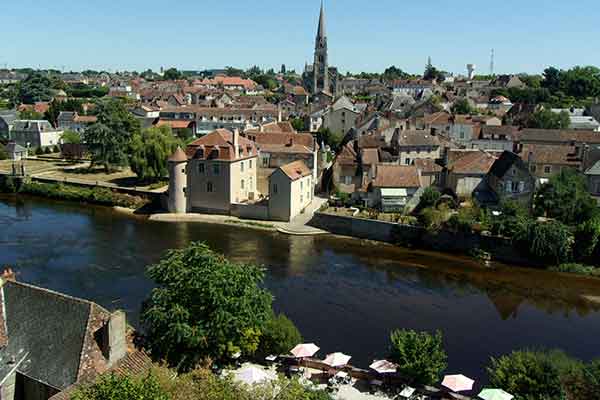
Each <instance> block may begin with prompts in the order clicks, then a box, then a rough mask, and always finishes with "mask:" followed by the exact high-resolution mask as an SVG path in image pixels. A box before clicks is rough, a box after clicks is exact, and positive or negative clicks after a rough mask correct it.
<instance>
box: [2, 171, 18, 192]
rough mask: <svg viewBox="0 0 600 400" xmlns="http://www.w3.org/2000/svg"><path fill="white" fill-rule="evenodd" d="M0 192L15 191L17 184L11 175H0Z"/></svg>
mask: <svg viewBox="0 0 600 400" xmlns="http://www.w3.org/2000/svg"><path fill="white" fill-rule="evenodd" d="M0 192H2V193H16V192H17V185H16V183H15V179H14V178H13V177H12V176H8V175H5V176H4V179H2V178H1V177H0Z"/></svg>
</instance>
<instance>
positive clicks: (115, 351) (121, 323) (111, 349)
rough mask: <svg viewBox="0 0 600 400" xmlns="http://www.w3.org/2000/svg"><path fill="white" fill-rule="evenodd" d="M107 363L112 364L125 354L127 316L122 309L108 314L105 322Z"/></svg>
mask: <svg viewBox="0 0 600 400" xmlns="http://www.w3.org/2000/svg"><path fill="white" fill-rule="evenodd" d="M106 329H107V331H108V334H107V342H108V343H107V345H108V349H107V350H108V352H107V353H108V365H109V367H110V366H113V365H114V364H115V363H116V362H118V361H119V360H121V359H122V358H123V357H125V356H126V355H127V318H126V316H125V312H124V311H115V312H114V313H112V314H111V315H110V319H109V320H108V323H107V324H106Z"/></svg>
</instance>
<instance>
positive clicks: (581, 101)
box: [0, 3, 600, 400]
mask: <svg viewBox="0 0 600 400" xmlns="http://www.w3.org/2000/svg"><path fill="white" fill-rule="evenodd" d="M318 11H319V12H318V22H317V25H316V36H315V41H314V54H307V55H305V57H306V58H310V60H311V62H310V63H306V65H305V67H304V69H303V71H295V70H291V69H289V68H286V65H285V64H282V65H281V66H277V67H276V68H268V69H263V68H262V67H259V66H252V67H251V68H248V69H241V68H236V67H226V68H223V69H212V70H179V69H177V68H174V67H164V68H161V69H160V71H152V70H150V69H148V70H146V71H121V72H109V71H93V70H86V71H81V72H66V71H60V70H54V69H41V68H38V69H32V68H12V69H9V68H5V69H0V193H4V194H6V195H10V196H16V197H19V196H34V197H35V196H39V197H47V198H51V199H55V200H67V201H73V202H75V203H79V204H81V207H88V206H89V207H91V205H92V204H96V205H102V206H115V207H117V208H118V209H120V210H121V211H122V210H128V211H125V212H127V213H129V214H131V215H143V216H145V217H147V218H148V219H149V220H150V221H152V222H168V223H194V222H198V223H209V224H214V225H213V228H212V229H215V230H216V229H219V228H218V227H219V226H221V227H222V226H225V225H229V226H234V227H235V226H239V227H244V228H248V229H256V230H257V235H259V234H261V233H260V230H264V231H274V232H279V233H280V234H286V235H292V236H294V235H295V236H299V237H313V236H314V237H316V236H319V235H327V234H335V235H340V236H347V237H355V238H360V239H368V240H373V241H378V242H387V243H389V244H392V245H395V246H404V247H407V248H410V249H413V248H418V249H425V250H433V251H438V252H443V253H449V254H460V255H461V256H468V257H470V259H473V260H476V261H477V262H478V263H481V264H482V265H484V266H486V267H490V265H492V263H494V262H503V263H508V264H515V265H519V266H523V267H533V268H537V269H541V270H547V271H551V272H554V273H557V274H558V273H563V274H573V275H578V276H579V277H582V279H583V277H586V278H589V279H596V278H597V277H599V276H600V272H599V271H600V269H598V268H600V265H599V264H598V259H597V255H599V254H600V244H599V243H598V240H599V239H600V216H599V215H600V213H599V212H598V201H599V200H600V69H598V68H596V67H579V66H577V67H573V68H571V69H558V68H555V67H553V66H548V67H547V68H546V69H545V70H544V71H540V73H539V74H524V73H514V74H495V73H494V71H493V58H492V69H491V70H490V71H485V73H484V74H482V73H480V71H479V70H478V68H477V66H475V65H474V64H467V65H465V69H464V71H462V72H461V73H449V72H446V71H443V70H442V69H441V68H438V67H436V66H435V64H434V62H433V59H432V58H429V59H428V60H426V62H424V70H423V71H422V73H418V74H410V73H407V72H405V71H403V70H402V69H401V68H400V67H397V66H390V67H389V68H387V69H386V70H385V71H383V72H381V73H367V72H362V73H352V72H346V71H345V68H344V66H342V65H339V66H334V65H332V64H334V61H335V60H332V59H331V57H330V51H329V50H330V48H331V46H336V45H337V44H336V43H332V42H329V41H328V28H329V27H328V24H327V15H326V9H325V6H324V4H323V3H321V8H320V10H318ZM492 54H493V50H492ZM492 57H493V55H492ZM424 61H425V60H424ZM11 198H12V197H11ZM186 226H187V225H186ZM186 229H187V228H186ZM186 245H187V246H181V247H185V248H184V249H177V250H172V251H170V252H168V253H167V255H166V256H164V258H163V259H161V261H160V262H159V263H158V264H155V265H152V266H150V267H149V268H148V271H149V272H148V274H149V276H150V278H151V279H152V280H153V282H154V286H153V287H157V289H154V290H153V291H152V292H151V294H150V295H149V297H148V298H147V299H146V302H144V307H146V308H144V309H143V311H142V314H141V317H140V318H141V321H142V323H143V325H144V327H145V331H144V332H143V333H141V332H138V331H136V330H135V329H133V328H132V327H131V326H129V325H128V323H127V316H126V313H125V312H123V311H117V310H109V309H108V307H104V306H102V305H100V304H97V303H96V302H92V301H89V300H84V299H80V298H77V297H72V296H68V295H66V294H62V293H59V292H55V291H53V290H49V289H46V288H42V287H38V286H34V285H30V284H28V283H25V282H21V281H20V278H19V277H18V276H17V274H16V273H15V271H13V269H12V266H11V268H8V266H7V267H6V270H5V271H4V272H3V273H2V277H1V279H0V302H1V303H2V308H0V371H1V374H0V398H1V399H11V400H13V399H14V400H16V399H24V400H29V399H32V400H38V399H40V400H41V399H43V400H47V399H52V400H63V399H64V400H67V399H73V400H82V399H91V400H94V399H98V400H100V399H102V400H104V399H109V398H110V399H113V398H114V399H116V398H117V397H98V396H99V395H98V393H100V392H101V390H100V389H98V387H96V388H95V386H94V385H100V386H102V385H107V387H108V386H109V385H112V384H115V385H116V383H115V382H116V380H118V379H121V378H122V377H128V376H137V377H139V376H144V378H143V379H141V380H139V381H135V384H136V385H141V386H144V387H145V388H146V389H144V390H148V394H147V397H134V396H133V395H132V397H130V398H140V399H144V400H146V399H187V398H190V399H191V398H202V399H204V398H205V397H187V396H191V395H190V394H189V393H192V392H193V393H196V394H195V396H196V395H198V393H204V392H207V391H209V389H210V390H215V391H218V390H220V389H221V390H223V391H226V389H227V390H231V393H232V396H233V397H227V399H229V398H248V399H250V398H264V399H266V398H277V396H279V395H281V398H283V399H294V398H302V399H324V400H325V399H392V398H393V399H450V398H455V399H483V400H497V399H502V400H510V399H512V398H515V399H534V398H535V399H541V398H547V399H559V398H560V399H563V398H568V399H577V400H578V399H584V398H589V399H591V398H597V397H595V396H597V395H598V392H597V391H596V390H600V385H599V384H598V379H600V378H599V376H600V375H598V364H597V361H592V362H591V364H585V363H584V362H583V361H581V362H580V361H578V360H571V359H568V360H567V358H566V357H567V356H566V355H564V354H563V353H561V355H560V357H563V356H564V357H565V358H564V359H562V358H561V359H560V360H561V361H560V362H564V363H572V364H573V365H577V367H578V368H581V371H583V372H581V375H577V374H578V373H579V372H580V370H578V369H577V371H575V370H576V368H575V367H573V369H572V370H568V371H567V370H566V369H565V370H558V369H557V370H556V371H554V370H552V371H553V373H554V372H556V374H555V375H556V376H557V377H558V376H559V375H560V379H558V378H556V380H555V381H553V382H552V383H547V385H551V384H553V385H555V386H558V389H556V390H558V391H556V393H558V394H555V393H554V392H553V394H551V395H547V397H546V395H545V394H542V395H540V396H541V397H540V396H538V397H535V396H536V395H537V393H534V391H533V389H531V388H530V387H526V386H528V385H525V384H522V382H531V380H530V381H527V379H529V378H530V377H529V376H527V377H525V378H523V377H521V378H522V381H519V383H514V382H512V381H511V380H510V379H505V380H503V378H502V377H503V376H505V375H510V374H511V373H513V372H514V373H515V374H517V372H515V371H513V370H511V369H510V368H509V367H508V366H507V365H508V364H509V361H510V362H515V363H518V362H519V360H517V361H515V360H516V359H517V358H518V357H525V358H526V357H532V360H534V361H535V362H539V363H542V364H543V363H546V364H543V365H544V366H545V367H547V368H549V369H552V368H555V367H554V366H549V365H554V364H553V363H554V361H555V360H553V359H551V358H545V357H550V356H546V355H544V352H543V351H541V352H538V353H535V352H533V351H531V352H529V353H528V352H526V351H525V350H524V351H523V352H524V353H523V354H521V353H518V354H517V356H515V355H514V354H515V353H513V355H512V356H510V355H507V356H505V357H507V358H502V359H492V361H491V363H492V366H491V367H489V368H488V369H487V371H488V373H489V375H490V376H489V377H488V380H487V381H485V382H482V384H481V385H480V382H477V380H474V379H471V378H468V377H467V376H464V375H462V374H452V375H444V374H442V372H443V371H444V368H445V366H446V354H445V353H444V352H443V349H442V339H441V334H439V336H438V334H435V335H434V334H426V333H418V332H414V331H393V332H392V333H391V334H390V338H391V344H390V348H391V350H390V354H389V355H387V356H386V355H385V354H382V355H381V356H382V357H387V359H383V358H381V359H379V360H373V363H372V364H371V365H370V366H369V367H368V368H366V366H363V368H360V367H357V366H353V365H351V364H350V359H351V357H350V356H348V355H345V354H343V353H339V352H336V353H330V354H323V355H324V356H325V357H321V358H322V359H321V358H318V357H317V356H316V355H315V354H317V352H318V350H319V347H317V346H316V345H315V344H314V343H302V340H301V339H302V337H301V336H300V334H299V333H298V334H297V335H296V334H295V332H297V329H296V327H295V326H293V323H292V322H291V321H289V320H287V318H286V317H285V316H281V317H277V315H276V313H275V312H274V311H273V309H272V306H271V302H272V296H271V294H270V293H269V292H268V291H267V290H266V289H264V288H263V287H262V283H263V279H264V272H263V271H262V270H261V269H260V268H258V267H256V269H254V267H251V266H245V267H247V268H248V269H247V270H245V272H242V271H241V270H239V267H240V265H237V264H234V263H233V262H230V261H228V260H227V259H226V258H225V257H224V256H220V255H219V254H216V253H214V252H213V251H212V250H210V249H208V248H207V247H205V245H204V244H199V243H191V244H189V243H186ZM373 246H374V245H373ZM0 248H1V247H0ZM374 248H375V247H374ZM153 262H154V261H153ZM242 267H244V265H242ZM185 268H188V270H186V272H185V274H183V272H182V271H183V270H184V269H185ZM211 268H212V269H211ZM490 268H491V267H490ZM15 270H16V269H15ZM248 271H250V272H248ZM544 272H546V271H544ZM182 274H183V275H185V276H183V275H182ZM186 274H187V275H186ZM220 274H221V275H220ZM211 279H212V281H211ZM192 282H196V283H198V284H197V285H196V286H194V285H193V284H192ZM232 282H235V283H236V285H233V284H232ZM225 286H227V287H229V286H231V287H230V288H229V289H227V290H224V287H225ZM203 288H208V289H210V290H206V291H204V290H202V289H203ZM178 290H181V291H182V293H183V294H184V295H183V296H182V299H180V300H178V301H179V302H178V303H177V304H175V303H170V302H172V301H174V299H176V298H178V297H179V295H180V293H179V292H177V291H178ZM208 292H210V293H208ZM221 292H223V294H222V296H221ZM215 293H219V295H217V294H215ZM211 296H214V298H213V297H211ZM222 297H227V301H225V300H222ZM229 297H231V299H230V298H229ZM590 299H591V300H590ZM596 299H597V297H593V296H588V297H586V299H585V301H589V302H591V303H593V302H594V301H597V300H596ZM195 301H196V303H195ZM201 301H205V302H206V304H209V305H205V304H202V305H200V304H199V302H201ZM298 301H299V300H298ZM226 302H230V303H227V304H225V303H226ZM586 304H587V303H586ZM186 307H187V308H186ZM219 307H222V310H221V309H220V308H219ZM265 307H266V308H265ZM212 308H215V310H212ZM208 309H211V310H210V311H207V310H208ZM241 310H243V313H242V311H241ZM218 312H222V314H219V315H217V313H218ZM194 313H197V314H198V315H203V318H205V319H204V320H201V321H199V322H198V321H196V320H194ZM211 313H213V314H211ZM515 313H516V311H515ZM277 318H283V319H285V320H284V321H283V322H282V321H281V320H278V319H277ZM209 319H210V323H206V324H204V323H205V322H206V321H208V320H209ZM225 320H226V321H227V322H226V323H225V322H223V321H225ZM249 321H251V322H249ZM274 321H275V322H274ZM364 322H365V323H366V322H368V321H364ZM211 324H212V325H211ZM220 324H223V325H220ZM269 324H270V325H269ZM278 324H282V325H284V327H282V326H279V325H278ZM288 324H291V327H290V326H289V325H288ZM210 326H212V327H213V329H214V330H215V331H214V332H212V331H209V329H210ZM216 327H218V328H216ZM269 329H272V331H271V332H270V331H269ZM205 330H206V331H205ZM217 330H218V333H215V332H216V331H217ZM279 330H281V331H279ZM274 331H275V332H274ZM290 332H292V333H290ZM269 334H270V335H272V336H269ZM278 335H279V336H278ZM419 335H421V336H419ZM573 339H575V338H573ZM415 343H417V344H415ZM419 345H422V349H421V350H422V351H423V353H418V354H417V355H416V356H415V355H414V354H413V355H412V356H413V358H414V357H416V358H417V359H419V360H421V358H422V360H425V361H424V362H422V363H419V362H417V361H415V359H410V360H409V358H410V357H411V355H407V352H408V353H410V352H411V351H414V352H418V351H417V350H415V349H414V347H419ZM411 346H413V347H411ZM423 349H424V350H423ZM554 356H555V355H554ZM510 357H514V358H510ZM209 360H210V361H211V362H213V363H212V364H211V363H210V362H209ZM511 360H512V361H511ZM540 360H541V361H540ZM503 361H505V362H506V365H504V364H502V362H503ZM534 361H531V362H532V363H533V362H534ZM560 362H558V361H556V363H555V364H556V365H558V364H560ZM593 363H596V364H593ZM415 365H416V366H415ZM569 365H571V364H569ZM169 368H173V370H169ZM556 368H558V367H556ZM594 368H596V369H595V370H594ZM504 369H506V370H504ZM516 369H517V367H515V370H516ZM174 370H177V371H178V373H177V374H175V373H172V371H174ZM506 371H508V372H506ZM589 371H594V372H593V373H594V374H596V375H595V376H594V377H593V379H592V378H589V376H590V375H589V374H588V375H586V374H587V373H588V372H589ZM457 372H460V371H457ZM519 373H522V374H523V375H525V374H526V372H523V371H521V370H519ZM187 374H190V375H187ZM503 374H504V375H503ZM540 374H541V373H540ZM590 374H592V373H591V372H590ZM171 375H172V376H171ZM282 375H284V376H286V377H287V378H282V377H281V376H282ZM111 379H113V380H115V381H111ZM136 379H137V378H136ZM215 379H216V381H214V382H213V380H215ZM281 379H284V381H282V380H281ZM531 379H540V380H541V379H542V378H540V377H534V378H531ZM586 379H589V380H586ZM594 379H596V380H594ZM234 381H235V382H242V383H244V384H247V386H243V387H242V386H240V387H238V386H232V387H231V388H229V387H228V386H226V385H229V384H232V385H233V383H232V382H234ZM590 381H593V382H595V383H594V384H595V385H596V386H591V385H592V384H591V383H590ZM111 382H112V383H111ZM169 382H170V383H169ZM174 382H177V383H174ZM199 382H200V383H199ZM223 382H224V383H223ZM290 382H291V383H290ZM582 382H583V383H582ZM127 384H131V385H134V383H131V382H129V381H128V383H127ZM295 384H297V385H299V386H298V388H295V387H294V386H292V385H295ZM123 385H125V384H124V383H123ZM202 385H206V386H202ZM210 385H212V386H210ZM218 385H224V386H222V387H221V386H218ZM261 385H262V386H261ZM561 385H562V386H561ZM577 385H579V386H577ZM174 386H179V389H178V390H180V391H177V390H176V389H177V388H175V387H174ZM491 386H495V387H494V388H492V387H491ZM532 386H533V384H532ZM542 386H543V385H542ZM584 386H585V387H586V388H585V390H584V389H583V387H584ZM248 387H250V388H251V389H248ZM575 387H577V390H581V391H579V392H578V391H577V390H575V389H573V388H575ZM181 388H185V390H189V392H185V393H184V390H183V389H181ZM218 388H220V389H218ZM257 388H260V390H259V389H257ZM96 389H98V392H97V393H95V392H94V390H96ZM130 389H131V388H130ZM475 389H477V391H475ZM530 389H531V393H530V392H528V390H530ZM119 390H120V391H121V392H122V393H124V391H125V386H122V387H120V389H118V390H117V392H118V391H119ZM128 390H129V389H128ZM131 390H133V389H131ZM136 390H137V389H136ZM140 390H141V389H140ZM153 390H155V392H152V391H153ZM163 390H164V393H163V392H162V391H163ZM253 390H254V391H253ZM261 390H264V391H265V392H261ZM294 390H296V391H294ZM518 390H521V391H522V392H516V391H518ZM536 390H538V389H536ZM544 390H545V389H543V388H542V389H539V393H546V392H544ZM194 391H195V392H194ZM236 391H237V392H236ZM288 391H289V393H288ZM595 391H596V392H595ZM151 392H152V393H153V394H152V393H151ZM267 392H268V394H266V393H267ZM509 392H511V393H512V394H511V393H509ZM94 393H95V394H94ZM122 393H121V394H122ZM167 393H168V394H167ZM186 393H187V394H186ZM295 393H296V394H295ZM297 393H302V394H301V395H298V394H297ZM582 393H583V394H582ZM590 393H592V395H591V396H592V397H588V396H589V394H590ZM562 395H567V397H560V396H562ZM94 396H96V397H94ZM236 396H237V397H236ZM244 396H246V397H244ZM261 396H262V397H261ZM265 396H266V397H265ZM269 396H272V397H269ZM294 396H296V397H294ZM297 396H300V397H297ZM553 396H554V397H553ZM121 398H122V397H118V399H121ZM206 398H207V399H210V400H213V399H214V400H217V399H225V397H206Z"/></svg>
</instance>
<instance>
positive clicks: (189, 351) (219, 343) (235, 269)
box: [142, 243, 272, 370]
mask: <svg viewBox="0 0 600 400" xmlns="http://www.w3.org/2000/svg"><path fill="white" fill-rule="evenodd" d="M148 276H149V277H150V278H151V279H152V280H153V281H154V282H155V283H156V284H157V287H156V288H155V289H153V290H152V293H151V295H150V298H149V299H148V301H147V302H146V304H145V306H144V310H143V313H142V321H143V325H144V327H145V328H146V332H147V343H148V346H149V348H150V349H151V352H152V355H153V356H155V357H158V358H161V359H164V360H166V361H167V362H169V364H171V365H173V366H177V367H178V368H179V369H183V370H186V369H190V368H193V367H195V366H196V365H197V364H198V362H200V361H201V360H202V359H204V358H207V357H210V358H212V359H216V360H223V359H227V358H228V357H230V356H231V355H233V354H235V353H237V352H241V353H242V354H244V355H252V354H254V352H255V351H256V350H257V348H258V343H259V340H260V335H261V332H262V329H263V326H264V324H265V323H266V322H267V321H268V320H269V318H270V316H271V315H272V314H271V313H272V311H271V302H272V297H271V295H270V294H269V292H267V291H266V290H265V289H263V288H262V287H261V284H262V282H263V278H264V271H263V269H262V268H259V267H258V266H256V265H242V264H235V263H232V262H230V261H228V260H227V259H226V258H225V257H224V256H223V255H221V254H217V253H215V252H214V251H212V250H211V249H210V248H209V247H208V246H207V245H206V244H204V243H192V244H190V245H189V246H188V247H186V248H184V249H181V250H170V251H169V252H168V253H167V254H166V256H165V257H163V258H162V259H161V260H160V262H159V263H158V264H156V265H152V266H151V267H149V268H148Z"/></svg>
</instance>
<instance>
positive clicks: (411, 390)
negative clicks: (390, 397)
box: [400, 386, 417, 399]
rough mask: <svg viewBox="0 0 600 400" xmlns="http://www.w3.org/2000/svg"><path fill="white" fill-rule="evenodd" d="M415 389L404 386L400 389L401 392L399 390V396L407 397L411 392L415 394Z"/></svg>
mask: <svg viewBox="0 0 600 400" xmlns="http://www.w3.org/2000/svg"><path fill="white" fill-rule="evenodd" d="M416 391H417V390H416V389H415V388H411V387H410V386H407V387H405V388H404V390H402V392H400V397H404V398H407V399H409V398H410V397H411V396H412V395H413V394H415V392H416Z"/></svg>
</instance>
